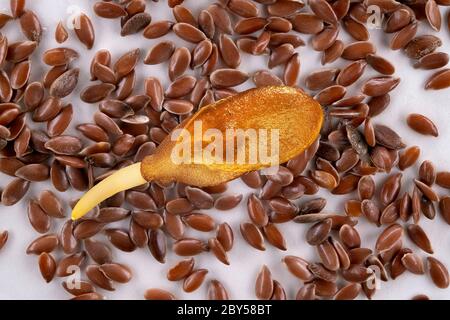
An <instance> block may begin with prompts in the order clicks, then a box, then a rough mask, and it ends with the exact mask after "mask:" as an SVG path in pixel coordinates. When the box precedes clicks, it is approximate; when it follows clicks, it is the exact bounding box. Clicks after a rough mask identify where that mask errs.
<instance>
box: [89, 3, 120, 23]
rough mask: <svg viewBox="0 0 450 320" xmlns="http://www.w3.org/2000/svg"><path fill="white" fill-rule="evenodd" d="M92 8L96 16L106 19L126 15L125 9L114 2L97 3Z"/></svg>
mask: <svg viewBox="0 0 450 320" xmlns="http://www.w3.org/2000/svg"><path fill="white" fill-rule="evenodd" d="M93 8H94V12H95V14H96V15H98V16H99V17H102V18H106V19H117V18H120V17H124V16H126V15H127V12H126V11H125V9H124V8H123V7H122V6H121V5H119V4H117V3H114V2H106V1H97V2H96V3H95V4H94V7H93Z"/></svg>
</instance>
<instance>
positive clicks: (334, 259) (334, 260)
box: [316, 240, 340, 271]
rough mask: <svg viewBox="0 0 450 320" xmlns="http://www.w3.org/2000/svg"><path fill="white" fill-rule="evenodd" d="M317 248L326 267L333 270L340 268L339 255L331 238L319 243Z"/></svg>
mask: <svg viewBox="0 0 450 320" xmlns="http://www.w3.org/2000/svg"><path fill="white" fill-rule="evenodd" d="M316 249H317V253H318V254H319V257H320V260H321V261H322V263H323V265H324V266H325V268H327V269H328V270H331V271H336V270H338V269H339V266H340V264H339V257H338V255H337V253H336V250H335V249H334V247H333V245H332V244H331V242H330V241H329V240H326V241H324V242H322V243H321V244H319V245H318V246H317V247H316Z"/></svg>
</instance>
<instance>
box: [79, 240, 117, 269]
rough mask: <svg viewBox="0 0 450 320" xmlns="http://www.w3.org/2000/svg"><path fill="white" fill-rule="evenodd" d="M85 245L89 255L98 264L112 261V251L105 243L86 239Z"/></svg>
mask: <svg viewBox="0 0 450 320" xmlns="http://www.w3.org/2000/svg"><path fill="white" fill-rule="evenodd" d="M84 244H85V248H86V251H87V253H88V255H89V256H90V257H91V259H92V260H94V261H95V262H97V263H98V264H104V263H110V262H111V261H112V252H111V249H110V248H109V247H108V246H107V245H106V244H104V243H103V242H100V241H97V240H93V239H86V240H84Z"/></svg>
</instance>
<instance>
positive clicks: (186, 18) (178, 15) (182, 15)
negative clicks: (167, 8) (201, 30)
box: [172, 5, 197, 27]
mask: <svg viewBox="0 0 450 320" xmlns="http://www.w3.org/2000/svg"><path fill="white" fill-rule="evenodd" d="M172 13H173V16H174V18H175V20H176V21H177V22H185V23H188V24H190V25H192V26H194V27H197V20H196V19H195V18H194V16H193V15H192V12H191V11H190V10H189V9H187V8H186V7H184V6H182V5H177V6H175V7H173V10H172Z"/></svg>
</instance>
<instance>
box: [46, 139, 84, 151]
mask: <svg viewBox="0 0 450 320" xmlns="http://www.w3.org/2000/svg"><path fill="white" fill-rule="evenodd" d="M44 146H45V148H46V149H48V150H51V151H52V152H54V153H57V154H63V155H75V154H77V153H78V152H80V151H81V149H82V147H83V146H82V142H81V140H80V139H78V138H76V137H73V136H58V137H54V138H51V139H50V140H48V141H47V142H46V143H45V144H44Z"/></svg>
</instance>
